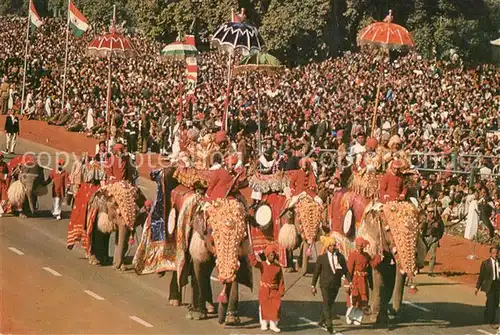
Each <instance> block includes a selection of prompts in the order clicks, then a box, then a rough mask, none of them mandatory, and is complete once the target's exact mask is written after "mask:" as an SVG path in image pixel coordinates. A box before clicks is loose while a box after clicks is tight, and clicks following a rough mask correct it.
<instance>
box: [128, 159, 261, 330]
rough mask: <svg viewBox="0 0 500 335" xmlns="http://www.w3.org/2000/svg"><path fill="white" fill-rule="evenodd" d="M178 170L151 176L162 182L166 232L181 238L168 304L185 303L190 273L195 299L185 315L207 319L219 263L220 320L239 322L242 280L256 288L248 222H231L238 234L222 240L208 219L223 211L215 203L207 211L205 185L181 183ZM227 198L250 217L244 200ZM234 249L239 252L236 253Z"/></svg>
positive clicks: (201, 172)
mask: <svg viewBox="0 0 500 335" xmlns="http://www.w3.org/2000/svg"><path fill="white" fill-rule="evenodd" d="M192 171H194V170H192ZM175 172H176V168H175V167H169V168H165V169H163V170H162V171H161V174H160V175H156V174H155V173H152V178H153V174H155V175H156V178H153V179H155V180H156V182H157V183H158V184H159V193H158V195H161V197H162V201H163V202H164V203H162V204H163V208H161V212H163V216H164V217H163V220H164V222H165V228H164V229H165V236H166V235H167V232H168V235H173V238H175V240H176V242H177V251H176V256H175V259H176V270H175V271H173V274H172V279H171V282H170V292H169V300H170V304H171V305H173V306H179V305H180V302H181V301H182V295H181V287H183V286H185V285H187V284H188V278H189V276H191V288H192V295H191V296H192V302H191V307H190V311H189V313H188V315H187V318H188V319H195V320H200V319H204V318H206V315H207V312H208V313H212V312H214V311H215V308H214V304H213V299H212V288H211V279H210V277H211V274H212V271H213V269H214V268H216V267H217V268H218V270H219V280H220V281H221V282H222V284H223V291H222V292H221V294H219V296H218V301H219V313H218V314H219V322H220V323H224V322H225V323H226V324H232V323H238V322H239V318H238V313H237V310H238V284H243V285H245V286H248V287H251V286H252V272H251V271H252V270H251V267H250V264H249V262H248V259H247V255H248V250H247V249H248V239H247V237H246V224H247V223H246V221H239V222H237V223H234V222H233V224H235V225H238V227H240V235H239V236H240V237H239V238H237V239H231V238H228V236H225V235H224V236H225V237H224V238H221V237H222V236H223V235H218V234H217V232H216V229H215V228H216V227H214V226H213V223H214V222H210V217H208V219H207V213H206V212H208V213H210V215H213V216H214V217H215V216H216V213H217V211H218V210H221V209H220V208H216V207H215V206H214V204H212V205H209V206H212V207H209V208H208V209H206V212H205V211H204V210H203V208H202V207H204V206H203V204H204V203H203V202H202V201H201V200H202V198H203V194H204V188H203V187H202V186H201V185H200V184H196V185H194V188H195V190H193V189H192V188H188V187H186V186H184V185H182V184H181V183H180V181H179V180H178V178H179V179H181V178H180V177H176V174H175ZM195 173H199V174H204V173H207V175H206V176H205V177H206V178H209V177H208V174H209V172H207V171H201V170H198V171H196V172H195ZM205 177H204V178H205ZM160 192H161V193H160ZM179 194H181V196H179ZM158 195H157V197H158ZM229 199H230V200H229V201H230V202H231V203H232V204H233V205H234V206H236V209H238V208H239V210H241V211H243V212H244V215H245V217H241V218H240V219H241V220H246V215H247V211H246V209H245V208H244V206H243V204H241V203H239V202H238V201H237V200H236V199H232V198H229ZM157 200H158V199H157ZM235 202H237V203H235ZM215 203H216V202H215ZM240 206H241V207H240ZM233 208H234V207H233ZM172 213H173V215H172ZM181 214H184V215H181ZM223 224H224V223H223ZM242 227H243V228H244V229H245V231H243V234H241V228H242ZM230 232H231V231H230ZM143 238H144V237H143ZM141 243H142V242H141ZM217 246H219V247H224V248H222V249H220V250H226V251H227V250H229V251H228V252H229V253H228V254H224V255H221V254H217ZM235 250H236V251H237V252H233V251H235ZM219 252H221V251H219ZM136 256H137V255H136ZM136 262H137V263H138V264H140V263H141V262H143V260H139V259H138V260H136V259H134V263H136ZM154 267H155V265H152V266H151V268H154ZM223 269H226V271H223ZM228 269H229V270H228ZM164 272H165V270H161V271H160V274H163V273H164ZM207 307H208V309H207Z"/></svg>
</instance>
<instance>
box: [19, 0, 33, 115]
mask: <svg viewBox="0 0 500 335" xmlns="http://www.w3.org/2000/svg"><path fill="white" fill-rule="evenodd" d="M30 5H31V0H30V1H29V2H28V20H27V24H26V43H25V44H26V46H25V48H24V71H23V91H22V94H21V115H22V114H24V94H25V93H26V92H25V90H26V71H27V67H28V46H29V42H30V7H31V6H30Z"/></svg>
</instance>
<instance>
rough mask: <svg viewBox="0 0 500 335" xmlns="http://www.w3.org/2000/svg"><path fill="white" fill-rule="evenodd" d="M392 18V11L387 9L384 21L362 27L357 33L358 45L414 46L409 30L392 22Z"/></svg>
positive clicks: (393, 47)
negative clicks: (387, 12) (387, 13)
mask: <svg viewBox="0 0 500 335" xmlns="http://www.w3.org/2000/svg"><path fill="white" fill-rule="evenodd" d="M392 20H393V16H392V11H389V15H387V16H386V18H385V19H384V21H382V22H375V23H372V24H370V25H369V26H367V27H365V28H363V29H362V30H361V31H360V32H359V34H358V38H357V42H358V45H359V46H363V45H375V46H379V47H382V48H387V49H402V48H413V47H415V42H414V41H413V37H412V36H411V34H410V32H409V31H408V30H407V29H406V28H405V27H403V26H400V25H399V24H395V23H392Z"/></svg>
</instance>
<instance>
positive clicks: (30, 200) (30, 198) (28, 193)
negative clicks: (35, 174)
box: [26, 185, 36, 215]
mask: <svg viewBox="0 0 500 335" xmlns="http://www.w3.org/2000/svg"><path fill="white" fill-rule="evenodd" d="M26 196H27V197H28V205H29V207H30V212H31V214H32V215H33V214H35V211H36V208H35V199H34V196H35V195H34V194H33V185H31V187H26Z"/></svg>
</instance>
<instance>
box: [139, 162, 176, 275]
mask: <svg viewBox="0 0 500 335" xmlns="http://www.w3.org/2000/svg"><path fill="white" fill-rule="evenodd" d="M153 177H154V179H155V181H156V183H157V192H156V200H155V202H154V204H153V208H152V211H151V213H149V215H148V218H147V220H146V223H145V225H144V229H143V232H142V238H141V242H140V243H139V246H138V247H137V252H136V253H135V256H134V260H133V261H132V264H133V266H134V270H135V272H136V273H137V274H151V273H155V272H163V271H175V270H176V264H175V256H176V240H175V236H174V232H171V233H169V232H168V231H167V227H166V224H167V222H165V217H166V211H167V210H168V208H170V204H169V203H168V202H169V200H170V199H166V192H165V191H166V185H165V181H164V176H163V172H162V171H161V170H159V171H155V172H154V176H153Z"/></svg>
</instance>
